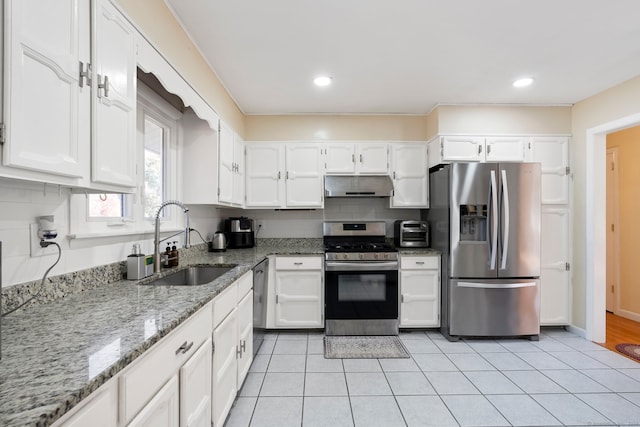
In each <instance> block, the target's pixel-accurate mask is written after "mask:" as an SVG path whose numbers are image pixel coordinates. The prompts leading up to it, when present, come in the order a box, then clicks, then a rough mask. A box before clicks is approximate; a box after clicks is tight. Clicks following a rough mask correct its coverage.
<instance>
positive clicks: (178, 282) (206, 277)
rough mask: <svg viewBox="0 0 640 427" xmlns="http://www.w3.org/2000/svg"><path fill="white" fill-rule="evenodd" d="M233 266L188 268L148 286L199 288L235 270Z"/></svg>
mask: <svg viewBox="0 0 640 427" xmlns="http://www.w3.org/2000/svg"><path fill="white" fill-rule="evenodd" d="M234 267H235V265H233V266H225V267H217V266H210V265H198V266H192V267H187V268H185V269H184V270H180V271H176V272H175V273H172V274H169V275H168V276H165V277H160V278H158V279H155V280H152V281H151V282H149V283H146V284H147V285H154V286H198V285H204V284H205V283H210V282H213V281H214V280H215V279H217V278H218V277H220V276H222V275H223V274H224V273H226V272H227V271H229V270H231V269H233V268H234Z"/></svg>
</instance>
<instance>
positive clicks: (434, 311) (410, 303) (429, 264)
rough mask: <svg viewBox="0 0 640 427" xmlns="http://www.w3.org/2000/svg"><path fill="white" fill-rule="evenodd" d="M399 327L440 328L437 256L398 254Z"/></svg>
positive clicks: (438, 260) (438, 259) (438, 261)
mask: <svg viewBox="0 0 640 427" xmlns="http://www.w3.org/2000/svg"><path fill="white" fill-rule="evenodd" d="M399 276H400V278H399V279H400V327H401V328H427V327H437V326H440V256H439V255H435V256H434V255H429V256H422V255H419V256H406V255H400V271H399Z"/></svg>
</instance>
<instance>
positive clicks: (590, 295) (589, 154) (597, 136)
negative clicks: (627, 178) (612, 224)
mask: <svg viewBox="0 0 640 427" xmlns="http://www.w3.org/2000/svg"><path fill="white" fill-rule="evenodd" d="M639 124H640V113H639V114H633V115H630V116H627V117H623V118H621V119H618V120H613V121H611V122H608V123H605V124H602V125H600V126H596V127H594V128H591V129H588V130H587V135H586V144H587V150H586V176H585V179H586V194H585V196H586V197H585V202H586V203H585V208H586V212H585V219H586V230H585V237H586V259H585V261H586V263H585V266H586V272H585V273H586V274H585V278H586V331H585V332H586V338H587V339H589V340H591V341H595V342H599V343H603V342H605V336H606V292H607V291H606V283H607V277H606V232H605V230H606V225H607V221H606V203H605V200H606V166H605V162H604V161H603V160H604V159H605V158H606V139H607V134H609V133H612V132H616V131H619V130H623V129H626V128H630V127H632V126H636V125H639Z"/></svg>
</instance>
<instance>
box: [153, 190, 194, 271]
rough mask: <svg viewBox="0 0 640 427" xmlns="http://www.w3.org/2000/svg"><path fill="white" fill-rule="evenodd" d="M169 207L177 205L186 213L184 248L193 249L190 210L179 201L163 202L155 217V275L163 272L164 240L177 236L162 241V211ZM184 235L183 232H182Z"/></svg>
mask: <svg viewBox="0 0 640 427" xmlns="http://www.w3.org/2000/svg"><path fill="white" fill-rule="evenodd" d="M168 205H177V206H180V207H181V208H182V211H183V212H184V214H185V216H186V217H187V225H186V228H185V229H184V245H183V248H187V249H188V248H190V247H191V239H190V238H189V235H190V228H189V208H188V207H186V206H185V205H183V204H182V203H181V202H179V201H177V200H167V201H166V202H163V203H162V204H161V205H160V207H159V208H158V210H157V211H156V217H155V222H156V228H155V234H154V239H153V272H154V273H160V271H161V268H160V267H161V262H160V243H162V241H163V240H166V239H170V238H171V237H173V236H175V234H173V235H171V236H169V237H166V238H164V239H162V240H160V212H162V209H164V207H165V206H168ZM180 233H182V232H180ZM180 233H176V234H180Z"/></svg>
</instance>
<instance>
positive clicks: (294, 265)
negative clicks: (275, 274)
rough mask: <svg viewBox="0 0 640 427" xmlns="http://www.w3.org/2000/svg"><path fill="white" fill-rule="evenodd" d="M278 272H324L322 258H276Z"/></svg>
mask: <svg viewBox="0 0 640 427" xmlns="http://www.w3.org/2000/svg"><path fill="white" fill-rule="evenodd" d="M276 270H322V258H321V257H276Z"/></svg>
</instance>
